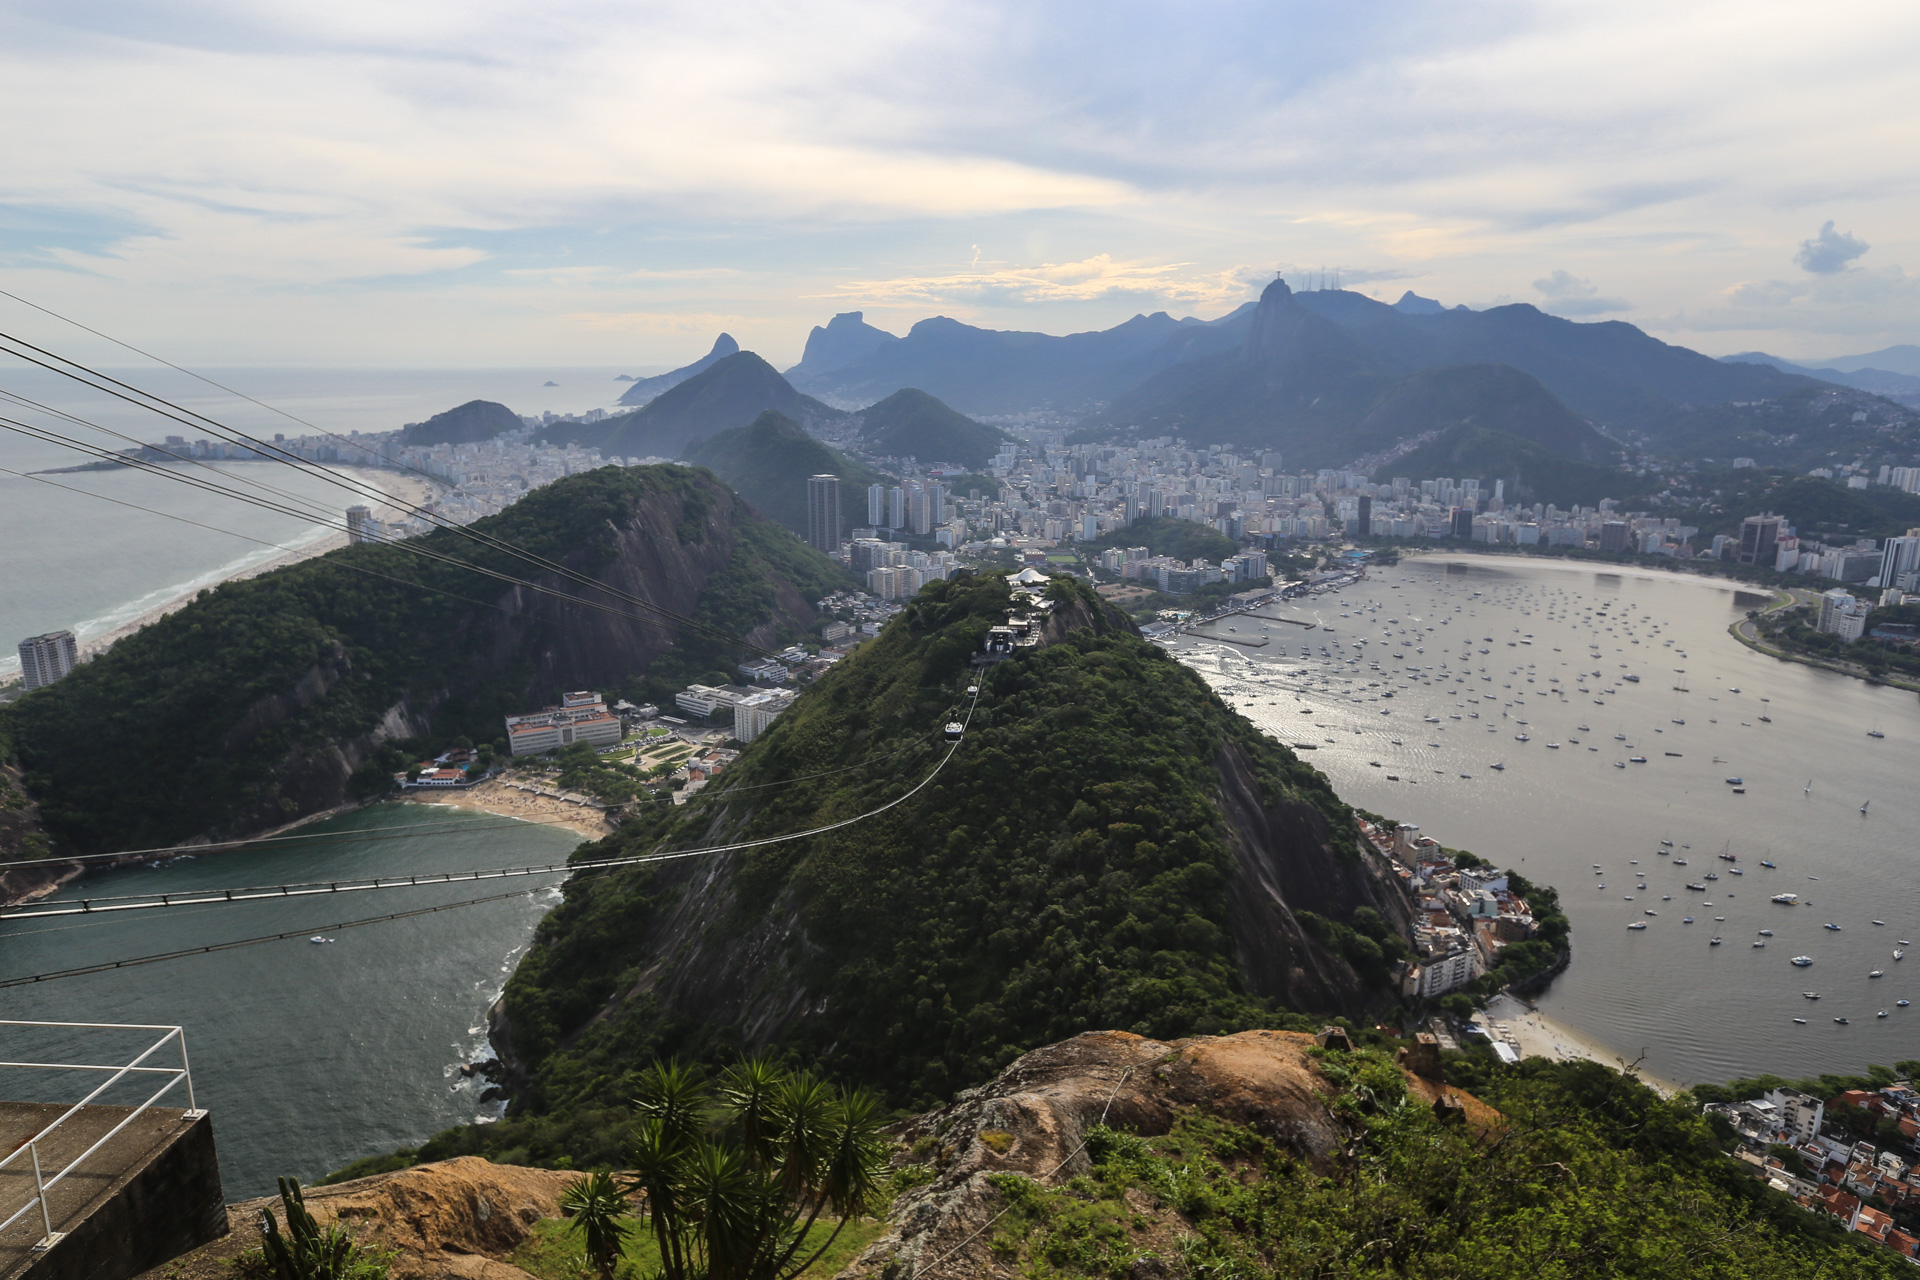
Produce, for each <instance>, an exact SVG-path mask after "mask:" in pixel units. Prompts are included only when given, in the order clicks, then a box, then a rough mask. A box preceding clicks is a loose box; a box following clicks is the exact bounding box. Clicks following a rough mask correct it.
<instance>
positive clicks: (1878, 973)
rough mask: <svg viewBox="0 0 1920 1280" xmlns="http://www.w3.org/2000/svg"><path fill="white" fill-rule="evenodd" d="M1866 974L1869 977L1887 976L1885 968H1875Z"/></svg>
mask: <svg viewBox="0 0 1920 1280" xmlns="http://www.w3.org/2000/svg"><path fill="white" fill-rule="evenodd" d="M1867 976H1868V977H1869V978H1884V977H1886V976H1887V971H1886V970H1885V969H1875V970H1874V971H1873V972H1872V973H1869V974H1868V975H1867Z"/></svg>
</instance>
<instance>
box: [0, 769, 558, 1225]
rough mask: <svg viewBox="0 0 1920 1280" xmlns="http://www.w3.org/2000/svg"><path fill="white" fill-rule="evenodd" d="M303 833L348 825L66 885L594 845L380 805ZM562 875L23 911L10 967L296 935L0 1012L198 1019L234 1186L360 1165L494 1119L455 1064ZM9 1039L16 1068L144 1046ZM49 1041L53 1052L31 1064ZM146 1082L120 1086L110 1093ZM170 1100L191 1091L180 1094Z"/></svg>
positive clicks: (520, 855)
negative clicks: (26, 916)
mask: <svg viewBox="0 0 1920 1280" xmlns="http://www.w3.org/2000/svg"><path fill="white" fill-rule="evenodd" d="M307 830H317V831H324V832H329V833H333V834H335V835H337V836H338V837H339V839H338V840H336V841H331V842H329V843H327V844H325V845H323V846H310V847H306V848H302V849H298V850H293V849H289V850H284V851H281V852H259V851H248V852H244V853H232V854H213V855H206V856H203V857H199V858H185V859H179V860H176V861H174V862H171V863H168V864H166V865H164V866H158V867H140V868H129V869H124V870H119V871H111V872H107V873H104V874H101V875H98V876H93V877H89V878H87V879H86V880H85V881H83V882H79V883H77V884H75V885H71V886H69V887H68V892H67V893H65V894H63V895H62V896H65V897H73V896H77V895H78V894H80V893H82V892H84V893H85V894H86V895H87V896H89V897H97V896H106V895H111V894H126V893H135V892H140V891H151V890H162V891H179V890H189V889H204V888H207V887H211V886H219V887H230V886H240V885H268V884H281V883H292V882H310V881H316V880H328V879H338V878H345V877H349V876H357V875H377V874H393V873H395V872H399V871H422V872H428V871H451V870H456V869H471V868H478V867H506V866H517V865H531V864H535V863H546V862H552V861H558V860H563V859H564V858H565V856H566V854H567V852H568V851H569V850H570V849H572V848H573V847H574V846H575V845H577V844H578V843H579V841H580V837H578V836H576V835H574V834H573V833H571V832H568V831H566V830H563V829H559V828H555V827H548V826H540V825H535V824H531V823H522V822H513V821H511V820H508V819H502V818H493V817H489V816H487V815H482V814H474V813H471V812H468V811H465V810H456V809H451V808H444V807H438V806H426V805H411V804H407V805H402V804H386V805H378V806H375V807H373V808H371V809H365V810H361V811H359V812H356V813H353V814H350V815H347V816H345V817H341V818H338V819H335V820H333V821H330V822H328V823H326V824H324V825H322V826H318V827H314V828H308V829H307ZM409 833H411V834H409ZM554 879H557V877H555V878H550V879H547V880H507V881H487V882H482V883H479V884H454V885H439V886H432V887H422V888H408V889H397V890H392V891H381V892H373V893H356V894H350V895H342V896H341V897H339V898H324V899H290V900H285V901H265V902H251V903H240V904H235V905H231V906H228V905H220V906H202V907H181V908H169V909H161V910H154V911H140V912H128V913H125V914H123V915H119V916H113V917H106V916H102V917H95V918H85V919H81V918H73V917H64V918H51V919H46V920H13V921H8V922H5V923H0V977H12V976H15V975H20V974H29V973H45V972H51V971H54V970H60V969H69V968H79V967H84V966H86V965H89V964H94V963H100V962H105V961H112V960H118V959H125V958H130V957H135V956H145V955H153V954H157V953H161V952H166V951H172V950H177V949H181V948H186V947H194V946H202V945H206V944H209V943H215V942H223V941H228V940H233V939H240V938H251V937H258V936H261V935H265V934H271V933H279V932H282V931H284V930H289V929H291V930H297V931H299V934H300V935H301V936H298V937H295V938H293V939H290V940H287V941H284V942H272V943H266V944H263V945H259V946H252V947H246V948H242V949H238V950H234V951H225V952H216V953H214V954H211V955H204V956H195V957H191V958H188V959H181V960H172V961H167V962H164V963H161V964H155V965H150V966H146V967H142V968H131V969H122V970H117V971H114V972H109V973H100V974H93V975H89V976H86V977H78V978H69V979H62V980H59V981H55V982H48V983H45V984H43V985H34V986H28V987H19V988H14V989H11V990H8V991H7V992H6V993H5V999H4V1001H0V1008H3V1009H4V1010H5V1013H4V1015H3V1016H5V1017H7V1018H12V1019H24V1020H39V1021H60V1022H110V1023H161V1024H168V1025H179V1026H183V1027H185V1029H186V1035H187V1048H188V1052H189V1054H190V1058H191V1064H192V1068H193V1083H194V1092H195V1095H196V1100H197V1101H198V1102H199V1104H200V1105H201V1106H203V1107H206V1108H208V1109H209V1110H210V1111H211V1112H212V1117H213V1126H214V1135H215V1140H216V1142H217V1143H218V1146H219V1151H220V1172H221V1178H222V1181H223V1183H224V1185H225V1189H226V1194H227V1198H228V1199H229V1200H235V1199H240V1198H242V1197H246V1196H255V1195H263V1194H269V1193H271V1192H272V1190H273V1187H274V1179H275V1178H276V1177H278V1176H279V1175H282V1174H294V1175H298V1176H299V1177H301V1178H303V1179H307V1180H311V1179H313V1178H315V1177H318V1176H319V1175H321V1174H324V1173H327V1172H329V1171H331V1170H333V1169H336V1168H338V1167H340V1166H341V1165H343V1164H346V1163H347V1162H348V1161H350V1160H354V1159H357V1158H359V1157H362V1156H369V1155H378V1154H381V1153H383V1152H387V1151H391V1150H393V1149H395V1148H396V1147H399V1146H403V1145H411V1144H415V1143H418V1142H419V1141H420V1140H421V1139H423V1138H426V1137H428V1136H430V1135H431V1134H433V1133H435V1132H437V1131H439V1130H441V1129H444V1128H447V1127H448V1126H451V1125H456V1124H462V1123H467V1122H470V1121H473V1120H486V1119H489V1118H492V1117H494V1116H497V1115H498V1113H499V1109H500V1108H499V1105H498V1104H483V1103H481V1102H480V1101H479V1093H480V1091H481V1090H483V1089H484V1088H485V1087H486V1083H485V1081H484V1080H481V1079H479V1078H477V1077H476V1078H473V1079H468V1078H464V1077H462V1076H461V1075H460V1073H459V1067H460V1064H462V1063H465V1062H472V1061H475V1060H477V1059H480V1058H484V1057H486V1056H488V1054H489V1050H488V1048H487V1043H486V1011H487V1007H488V1006H489V1005H490V1004H491V1003H492V1002H493V1000H494V999H495V997H496V996H498V994H499V992H500V990H501V988H502V986H503V985H504V984H505V982H506V979H507V977H508V975H509V974H510V973H511V972H512V969H513V965H514V963H515V961H516V960H517V959H518V958H519V956H520V954H521V952H522V951H523V950H524V949H525V948H526V945H527V942H528V940H529V939H530V937H531V936H532V932H533V928H534V926H535V924H537V923H538V922H539V919H540V917H541V915H542V914H544V913H545V912H546V911H547V910H548V909H549V908H550V907H551V906H552V905H554V903H556V902H557V901H558V900H559V897H558V891H557V889H556V888H554V887H553V880H554ZM521 888H525V889H529V890H532V892H531V893H530V894H529V895H528V896H520V897H514V898H510V899H507V900H505V901H500V902H492V903H487V904H485V905H481V906H475V907H467V908H462V909H459V910H452V911H444V912H440V913H438V914H434V915H426V916H420V917H416V918H414V919H410V920H398V921H393V922H390V923H384V924H375V925H368V926H365V927H361V928H354V929H346V930H339V931H335V930H332V929H327V928H325V926H329V925H332V924H335V923H338V922H340V921H342V920H352V919H363V918H368V917H372V916H380V915H387V914H390V913H394V912H401V911H408V910H412V909H414V908H416V907H422V906H429V905H434V904H438V903H447V902H457V901H462V900H467V899H472V898H479V897H484V896H491V895H493V894H497V893H501V892H511V891H513V890H516V889H521ZM310 932H324V934H325V935H326V936H332V937H334V938H335V939H336V940H335V941H334V942H333V943H332V944H330V945H313V944H311V943H309V942H307V941H306V936H305V935H307V934H308V933H310ZM150 1039H151V1038H150V1037H149V1040H150ZM0 1040H4V1042H5V1043H6V1045H7V1050H6V1054H5V1056H6V1057H7V1058H9V1059H13V1060H25V1059H28V1058H31V1060H35V1061H49V1060H53V1061H67V1062H94V1063H104V1062H113V1061H119V1062H125V1061H126V1060H127V1058H128V1057H129V1056H131V1053H132V1052H135V1051H137V1048H139V1047H144V1044H142V1043H139V1042H140V1040H141V1037H139V1036H137V1035H128V1034H125V1033H75V1032H58V1033H54V1032H40V1031H22V1030H20V1029H17V1028H0ZM42 1053H45V1054H48V1055H49V1056H48V1057H39V1056H37V1055H39V1054H42ZM115 1054H122V1055H124V1056H120V1057H118V1058H116V1057H114V1056H113V1055H115ZM153 1061H154V1062H155V1063H159V1064H160V1065H164V1066H172V1065H176V1063H177V1061H178V1059H177V1057H175V1056H174V1054H173V1051H172V1050H166V1051H163V1052H162V1053H160V1054H159V1055H157V1056H156V1057H155V1058H154V1059H153ZM8 1075H9V1080H8V1081H7V1089H8V1094H7V1096H9V1097H23V1096H26V1097H32V1096H40V1097H45V1098H48V1099H49V1100H52V1099H65V1100H68V1101H74V1100H77V1095H75V1094H73V1093H72V1092H70V1090H72V1089H73V1087H74V1085H75V1083H76V1078H75V1077H72V1076H65V1077H59V1076H55V1075H52V1074H48V1073H26V1072H18V1071H15V1072H9V1073H8ZM99 1080H100V1077H94V1078H93V1080H92V1081H91V1082H90V1083H96V1084H97V1083H98V1082H99ZM151 1087H152V1086H149V1088H151ZM144 1096H145V1094H144V1093H142V1094H140V1095H138V1096H137V1097H136V1096H129V1091H128V1090H127V1089H121V1090H120V1091H119V1092H118V1093H116V1094H115V1095H114V1096H113V1097H112V1098H105V1099H102V1101H121V1102H135V1101H139V1100H140V1099H141V1098H144ZM164 1105H169V1106H174V1105H177V1106H185V1105H186V1103H185V1101H179V1102H175V1101H174V1099H173V1097H172V1096H171V1095H169V1097H168V1098H167V1099H166V1101H165V1103H164Z"/></svg>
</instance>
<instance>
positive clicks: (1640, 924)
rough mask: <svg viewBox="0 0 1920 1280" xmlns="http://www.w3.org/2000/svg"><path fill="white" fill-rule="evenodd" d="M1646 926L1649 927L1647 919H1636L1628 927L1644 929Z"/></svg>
mask: <svg viewBox="0 0 1920 1280" xmlns="http://www.w3.org/2000/svg"><path fill="white" fill-rule="evenodd" d="M1646 927H1647V922H1646V921H1645V920H1635V921H1634V922H1633V923H1632V924H1630V925H1628V926H1627V928H1629V929H1644V928H1646Z"/></svg>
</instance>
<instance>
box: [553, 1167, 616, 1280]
mask: <svg viewBox="0 0 1920 1280" xmlns="http://www.w3.org/2000/svg"><path fill="white" fill-rule="evenodd" d="M626 1212H627V1197H626V1195H625V1194H624V1193H623V1192H622V1191H621V1188H620V1182H619V1179H617V1178H615V1177H614V1176H613V1175H612V1174H610V1173H606V1172H599V1173H590V1174H588V1175H587V1176H586V1177H584V1178H582V1179H580V1181H578V1182H576V1183H574V1184H573V1185H572V1186H570V1187H568V1188H567V1189H566V1190H565V1191H564V1192H562V1193H561V1196H560V1213H561V1216H563V1217H566V1218H570V1219H572V1222H573V1229H574V1230H575V1231H578V1232H579V1233H580V1234H581V1236H582V1240H581V1245H582V1246H583V1247H584V1248H585V1250H586V1254H587V1261H588V1262H590V1263H592V1264H593V1269H594V1270H595V1271H598V1272H599V1273H600V1280H613V1269H614V1268H615V1267H616V1266H618V1265H619V1263H620V1247H621V1245H622V1244H624V1243H625V1241H626V1238H627V1224H626V1223H624V1222H622V1221H620V1219H621V1218H622V1217H623V1216H624V1215H625V1214H626Z"/></svg>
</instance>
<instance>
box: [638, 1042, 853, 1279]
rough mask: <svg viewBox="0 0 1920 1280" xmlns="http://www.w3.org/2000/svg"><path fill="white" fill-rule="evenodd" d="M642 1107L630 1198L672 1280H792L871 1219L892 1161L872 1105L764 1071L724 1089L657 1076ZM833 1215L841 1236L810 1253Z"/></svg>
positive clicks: (673, 1073) (772, 1069)
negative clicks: (636, 1198) (848, 1228)
mask: <svg viewBox="0 0 1920 1280" xmlns="http://www.w3.org/2000/svg"><path fill="white" fill-rule="evenodd" d="M635 1105H636V1108H637V1109H638V1111H639V1119H638V1121H637V1122H636V1123H635V1125H634V1132H633V1138H632V1142H631V1144H630V1148H629V1158H630V1160H631V1163H632V1166H633V1188H634V1189H635V1190H637V1191H640V1192H643V1193H644V1194H645V1197H646V1202H645V1213H646V1216H647V1220H648V1225H649V1226H650V1227H651V1229H652V1231H653V1234H654V1239H655V1240H656V1241H657V1242H658V1244H659V1246H660V1259H661V1272H662V1274H663V1276H664V1277H665V1278H666V1280H694V1278H695V1277H701V1278H702V1280H789V1278H790V1277H792V1276H796V1275H798V1274H799V1273H800V1272H802V1271H804V1270H806V1269H807V1267H808V1266H810V1265H812V1263H813V1262H814V1261H816V1260H817V1259H818V1258H819V1257H820V1255H821V1254H822V1253H823V1252H825V1250H826V1249H827V1248H828V1247H830V1246H831V1245H832V1244H833V1242H834V1240H835V1239H837V1238H838V1237H839V1234H840V1231H841V1230H842V1229H843V1228H844V1227H845V1225H846V1223H847V1220H848V1219H849V1218H853V1217H857V1216H858V1215H859V1214H860V1213H862V1212H863V1211H864V1210H865V1209H866V1208H867V1206H868V1204H869V1202H870V1201H871V1199H872V1194H873V1190H874V1187H875V1184H876V1182H877V1180H878V1178H879V1174H880V1170H881V1168H882V1166H883V1165H884V1163H885V1160H886V1147H885V1144H884V1142H883V1141H882V1139H881V1135H880V1107H879V1104H878V1102H877V1101H876V1100H875V1099H874V1098H873V1097H872V1095H870V1094H867V1093H865V1092H864V1091H849V1090H836V1089H834V1088H833V1087H832V1086H830V1085H828V1084H826V1083H825V1082H823V1081H821V1080H820V1079H819V1078H818V1077H816V1076H813V1075H811V1074H809V1073H807V1072H788V1071H785V1070H783V1069H782V1068H780V1067H779V1066H777V1065H775V1064H774V1063H772V1062H770V1061H768V1060H766V1059H750V1060H748V1061H745V1062H742V1063H740V1064H739V1065H737V1066H735V1067H734V1068H733V1069H732V1070H730V1071H728V1072H727V1073H726V1074H725V1075H724V1076H723V1077H722V1078H721V1080H720V1082H719V1085H718V1087H717V1088H713V1087H710V1086H709V1085H708V1084H707V1083H706V1082H705V1081H704V1080H702V1079H701V1078H700V1076H699V1075H698V1074H696V1073H695V1072H693V1071H691V1070H690V1069H688V1068H685V1067H682V1066H680V1065H679V1064H678V1063H673V1062H667V1063H658V1064H655V1066H654V1067H653V1068H652V1069H651V1070H650V1071H649V1072H648V1073H647V1074H646V1076H645V1077H644V1078H643V1079H642V1082H641V1088H640V1096H639V1097H638V1098H637V1099H636V1100H635ZM828 1215H831V1216H833V1217H834V1218H836V1219H837V1221H836V1223H835V1226H834V1230H833V1233H832V1235H830V1236H829V1237H828V1238H827V1240H826V1241H825V1242H824V1243H822V1244H821V1245H820V1247H819V1248H816V1249H813V1250H811V1251H808V1250H807V1249H806V1242H807V1237H808V1234H809V1233H810V1232H811V1231H812V1229H813V1227H814V1225H815V1224H816V1223H817V1222H819V1221H820V1220H821V1218H822V1217H824V1216H828Z"/></svg>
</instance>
